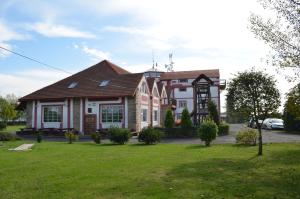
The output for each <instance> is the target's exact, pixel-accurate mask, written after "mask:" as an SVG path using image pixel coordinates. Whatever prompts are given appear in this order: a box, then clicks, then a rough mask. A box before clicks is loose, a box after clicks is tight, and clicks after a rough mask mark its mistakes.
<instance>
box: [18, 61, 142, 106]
mask: <svg viewBox="0 0 300 199" xmlns="http://www.w3.org/2000/svg"><path fill="white" fill-rule="evenodd" d="M142 77H143V74H142V73H136V74H131V73H129V72H128V71H126V70H124V69H122V68H120V67H119V66H117V65H115V64H112V63H111V62H109V61H107V60H104V61H102V62H100V63H98V64H96V65H94V66H91V67H89V68H87V69H85V70H83V71H81V72H79V73H76V74H74V75H72V76H70V77H67V78H65V79H63V80H60V81H58V82H56V83H54V84H52V85H49V86H47V87H44V88H42V89H40V90H38V91H35V92H33V93H31V94H29V95H27V96H25V97H23V98H21V99H20V100H21V101H22V100H23V101H24V100H35V99H53V98H71V97H100V98H101V97H117V96H119V97H120V96H132V95H134V92H135V90H136V87H137V86H138V84H139V82H140V80H141V78H142ZM103 80H108V81H109V83H108V84H107V85H106V86H102V87H100V86H99V84H100V82H101V81H103ZM72 82H77V85H76V86H75V87H74V88H68V87H69V85H70V84H71V83H72Z"/></svg>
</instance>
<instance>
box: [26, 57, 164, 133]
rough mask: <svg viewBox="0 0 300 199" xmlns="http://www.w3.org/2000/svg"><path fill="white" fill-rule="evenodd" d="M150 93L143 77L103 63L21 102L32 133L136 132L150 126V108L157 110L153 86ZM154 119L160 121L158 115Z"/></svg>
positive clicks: (154, 84) (158, 99)
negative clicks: (45, 130)
mask: <svg viewBox="0 0 300 199" xmlns="http://www.w3.org/2000/svg"><path fill="white" fill-rule="evenodd" d="M151 89H152V90H151V94H150V92H149V91H150V89H149V87H148V83H147V80H146V77H145V76H144V75H143V73H134V74H133V73H130V72H128V71H126V70H124V69H122V68H120V67H119V66H117V65H115V64H113V63H111V62H109V61H107V60H104V61H102V62H100V63H98V64H96V65H94V66H92V67H90V68H88V69H86V70H83V71H81V72H79V73H77V74H75V75H72V76H70V77H67V78H65V79H63V80H61V81H58V82H56V83H54V84H52V85H50V86H47V87H45V88H42V89H40V90H38V91H35V92H33V93H31V94H29V95H27V96H24V97H22V98H21V99H20V101H21V103H23V104H25V105H26V113H27V126H28V127H31V128H34V129H43V128H59V129H76V130H78V131H80V132H82V133H83V132H84V133H87V134H88V133H91V132H95V131H96V130H97V129H105V128H109V127H110V126H118V127H123V128H129V129H131V130H132V131H139V130H141V129H142V128H143V127H146V126H149V125H150V124H151V121H152V120H151V115H152V114H151V112H152V111H151V110H150V108H151V106H153V107H155V111H159V110H160V103H159V102H160V96H159V94H158V93H157V92H158V91H157V86H156V83H153V85H152V86H151ZM152 94H153V96H154V98H153V100H152V101H151V96H152ZM151 103H152V104H151ZM154 116H155V118H154V119H155V120H157V121H159V114H158V112H157V113H156V112H155V115H154ZM155 122H156V121H155ZM155 122H154V123H155ZM155 124H156V123H155Z"/></svg>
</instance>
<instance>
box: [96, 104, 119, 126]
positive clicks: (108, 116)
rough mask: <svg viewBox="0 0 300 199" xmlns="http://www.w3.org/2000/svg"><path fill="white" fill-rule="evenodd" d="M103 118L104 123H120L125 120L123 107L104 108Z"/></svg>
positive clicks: (102, 111) (102, 108) (102, 110)
mask: <svg viewBox="0 0 300 199" xmlns="http://www.w3.org/2000/svg"><path fill="white" fill-rule="evenodd" d="M101 114H102V115H101V116H102V122H103V123H120V122H122V119H123V108H122V106H102V107H101Z"/></svg>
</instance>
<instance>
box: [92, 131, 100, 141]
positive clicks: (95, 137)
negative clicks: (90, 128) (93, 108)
mask: <svg viewBox="0 0 300 199" xmlns="http://www.w3.org/2000/svg"><path fill="white" fill-rule="evenodd" d="M91 138H92V139H93V140H94V142H95V143H96V144H100V143H101V135H100V133H99V132H95V133H92V134H91Z"/></svg>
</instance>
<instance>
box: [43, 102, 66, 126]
mask: <svg viewBox="0 0 300 199" xmlns="http://www.w3.org/2000/svg"><path fill="white" fill-rule="evenodd" d="M51 108H56V109H57V111H58V116H57V118H56V120H52V121H51V120H47V121H45V118H47V119H48V118H49V116H47V117H45V109H51ZM52 111H53V110H52ZM50 117H52V118H51V119H53V115H52V116H50ZM62 121H63V107H62V106H61V105H47V106H43V123H61V122H62Z"/></svg>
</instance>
